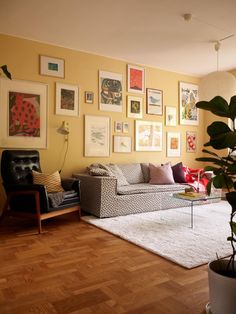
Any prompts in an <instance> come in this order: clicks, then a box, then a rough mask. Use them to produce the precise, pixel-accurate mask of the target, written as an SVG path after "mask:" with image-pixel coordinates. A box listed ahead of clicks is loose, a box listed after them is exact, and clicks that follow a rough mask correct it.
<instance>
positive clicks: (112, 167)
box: [106, 164, 129, 186]
mask: <svg viewBox="0 0 236 314" xmlns="http://www.w3.org/2000/svg"><path fill="white" fill-rule="evenodd" d="M106 167H107V168H108V169H109V170H110V171H111V172H112V173H113V175H114V177H116V179H117V185H118V186H122V185H129V183H128V181H127V180H126V178H125V176H124V175H123V172H122V171H121V170H120V168H119V167H118V166H117V165H113V164H109V165H106Z"/></svg>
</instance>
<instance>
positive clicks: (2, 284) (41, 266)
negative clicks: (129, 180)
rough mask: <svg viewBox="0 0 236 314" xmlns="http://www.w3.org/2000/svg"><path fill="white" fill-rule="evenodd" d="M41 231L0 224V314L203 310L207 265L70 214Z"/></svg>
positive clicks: (30, 225)
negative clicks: (185, 263) (170, 257)
mask: <svg viewBox="0 0 236 314" xmlns="http://www.w3.org/2000/svg"><path fill="white" fill-rule="evenodd" d="M43 230H44V231H47V232H46V233H44V234H42V235H37V234H33V233H34V232H37V227H36V223H34V222H32V221H25V220H22V219H19V218H11V217H6V218H5V219H4V220H3V221H2V222H1V225H0V267H1V272H0V313H1V314H9V313H14V314H15V313H16V314H21V313H31V314H34V313H36V314H39V313H52V314H53V313H59V314H67V313H71V314H72V313H73V314H75V313H80V314H92V313H96V314H113V313H119V314H121V313H125V314H148V313H149V314H172V313H173V314H185V313H186V314H199V313H204V307H205V304H206V303H207V301H208V287H207V286H208V284H207V266H202V267H198V268H196V269H192V270H186V269H184V268H182V267H180V266H178V265H176V264H173V263H171V262H169V261H167V260H165V259H163V258H161V257H159V256H157V255H154V254H152V253H150V252H147V251H145V250H143V249H141V248H139V247H137V246H135V245H133V244H131V243H128V242H126V241H124V240H122V239H119V238H117V237H115V236H113V235H112V234H109V233H107V232H105V231H102V230H100V229H97V228H95V227H93V226H91V225H88V224H86V223H84V222H82V221H80V222H79V221H78V218H77V216H76V215H75V214H69V215H66V216H60V217H57V218H53V219H49V220H47V221H44V222H43ZM170 241H171V239H170Z"/></svg>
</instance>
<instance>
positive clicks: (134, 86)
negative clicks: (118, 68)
mask: <svg viewBox="0 0 236 314" xmlns="http://www.w3.org/2000/svg"><path fill="white" fill-rule="evenodd" d="M128 92H130V93H132V92H133V93H141V94H144V92H145V70H144V68H142V67H139V66H135V65H129V64H128Z"/></svg>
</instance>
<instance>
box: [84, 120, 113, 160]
mask: <svg viewBox="0 0 236 314" xmlns="http://www.w3.org/2000/svg"><path fill="white" fill-rule="evenodd" d="M84 124H85V127H84V129H85V135H84V156H85V157H109V156H110V118H109V117H106V116H95V115H85V118H84Z"/></svg>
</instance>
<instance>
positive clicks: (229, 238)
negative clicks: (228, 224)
mask: <svg viewBox="0 0 236 314" xmlns="http://www.w3.org/2000/svg"><path fill="white" fill-rule="evenodd" d="M227 241H230V242H231V241H233V242H236V240H235V239H234V238H233V237H228V238H227Z"/></svg>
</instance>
